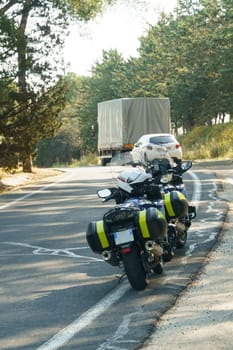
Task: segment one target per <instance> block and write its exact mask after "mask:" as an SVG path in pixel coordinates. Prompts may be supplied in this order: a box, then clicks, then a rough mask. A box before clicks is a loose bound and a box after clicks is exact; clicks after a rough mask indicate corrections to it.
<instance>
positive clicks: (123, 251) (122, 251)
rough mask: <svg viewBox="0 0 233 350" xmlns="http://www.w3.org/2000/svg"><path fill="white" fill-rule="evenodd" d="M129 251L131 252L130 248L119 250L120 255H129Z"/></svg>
mask: <svg viewBox="0 0 233 350" xmlns="http://www.w3.org/2000/svg"><path fill="white" fill-rule="evenodd" d="M130 251H131V249H130V247H127V248H123V249H121V253H122V254H127V253H130Z"/></svg>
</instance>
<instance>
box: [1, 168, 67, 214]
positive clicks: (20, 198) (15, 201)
mask: <svg viewBox="0 0 233 350" xmlns="http://www.w3.org/2000/svg"><path fill="white" fill-rule="evenodd" d="M69 175H70V173H69ZM65 180H67V177H66V178H65V179H64V177H63V178H62V179H60V180H57V181H55V182H52V183H50V184H48V185H46V186H43V187H40V188H39V189H38V190H36V191H33V192H30V193H28V194H25V195H24V196H20V197H19V198H16V199H15V200H14V201H12V202H9V203H7V204H4V205H1V206H0V210H1V209H6V208H9V207H11V206H13V205H14V204H16V203H18V202H21V201H23V200H24V199H26V198H29V197H32V196H34V194H36V193H40V192H43V191H44V190H46V189H47V188H49V187H51V186H53V185H55V184H57V183H59V182H63V181H65Z"/></svg>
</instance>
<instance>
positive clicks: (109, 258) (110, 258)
mask: <svg viewBox="0 0 233 350" xmlns="http://www.w3.org/2000/svg"><path fill="white" fill-rule="evenodd" d="M101 255H102V258H103V260H104V261H106V262H107V263H109V264H110V265H112V266H117V265H119V262H118V260H117V257H116V255H115V254H114V253H112V252H111V251H110V250H104V251H103V252H102V254H101Z"/></svg>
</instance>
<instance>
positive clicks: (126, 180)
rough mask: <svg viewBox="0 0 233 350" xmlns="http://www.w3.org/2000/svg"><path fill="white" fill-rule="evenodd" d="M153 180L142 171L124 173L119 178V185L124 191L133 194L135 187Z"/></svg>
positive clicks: (134, 170)
mask: <svg viewBox="0 0 233 350" xmlns="http://www.w3.org/2000/svg"><path fill="white" fill-rule="evenodd" d="M151 178H152V175H151V174H149V173H146V172H145V171H143V170H140V169H132V170H125V171H122V172H121V173H120V174H119V175H118V176H117V179H116V180H117V185H118V187H119V188H121V189H122V190H124V191H126V192H128V193H131V192H132V191H133V190H134V187H135V185H139V184H143V183H144V182H145V181H147V180H149V179H151Z"/></svg>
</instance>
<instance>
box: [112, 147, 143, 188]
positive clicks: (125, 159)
mask: <svg viewBox="0 0 233 350" xmlns="http://www.w3.org/2000/svg"><path fill="white" fill-rule="evenodd" d="M146 166H147V163H146V161H145V159H144V157H143V153H142V152H140V151H138V152H123V153H118V154H116V155H115V156H114V157H112V159H111V162H110V167H111V172H112V178H113V183H114V184H115V185H117V178H118V177H119V174H126V173H128V174H130V173H132V176H134V177H135V178H136V177H137V175H138V174H139V173H140V172H141V171H142V170H143V171H145V169H146ZM122 180H123V178H122Z"/></svg>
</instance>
